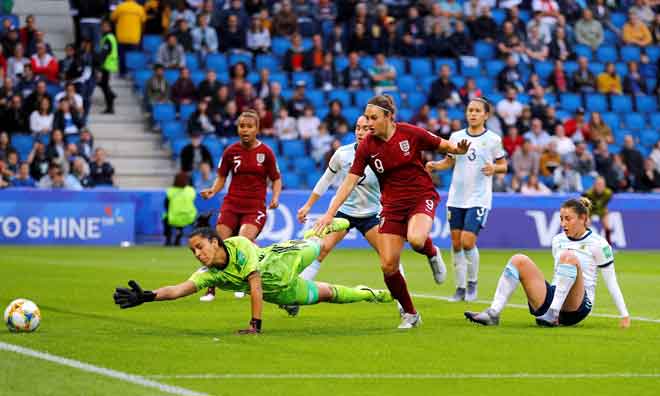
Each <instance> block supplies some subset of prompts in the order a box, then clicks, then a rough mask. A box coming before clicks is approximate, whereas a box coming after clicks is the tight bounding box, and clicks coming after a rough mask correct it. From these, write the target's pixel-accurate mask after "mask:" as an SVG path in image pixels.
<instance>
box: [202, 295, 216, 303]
mask: <svg viewBox="0 0 660 396" xmlns="http://www.w3.org/2000/svg"><path fill="white" fill-rule="evenodd" d="M213 300H215V294H211V293H207V294H204V295H203V296H201V297H200V298H199V301H202V302H211V301H213Z"/></svg>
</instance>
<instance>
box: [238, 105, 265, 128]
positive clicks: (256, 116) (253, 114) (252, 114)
mask: <svg viewBox="0 0 660 396" xmlns="http://www.w3.org/2000/svg"><path fill="white" fill-rule="evenodd" d="M243 117H250V118H253V119H254V121H255V122H256V123H257V130H259V123H260V122H261V117H259V113H257V111H256V110H254V109H247V110H244V111H243V112H242V113H241V114H240V115H239V116H238V121H239V122H240V120H241V118H243Z"/></svg>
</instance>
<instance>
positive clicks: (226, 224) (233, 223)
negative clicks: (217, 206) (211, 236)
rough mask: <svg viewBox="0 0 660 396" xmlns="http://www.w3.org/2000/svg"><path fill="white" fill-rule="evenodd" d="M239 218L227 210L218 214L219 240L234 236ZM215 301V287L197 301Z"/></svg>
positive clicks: (216, 226)
mask: <svg viewBox="0 0 660 396" xmlns="http://www.w3.org/2000/svg"><path fill="white" fill-rule="evenodd" d="M238 221H239V216H238V215H237V214H236V213H233V212H230V211H228V210H223V211H221V212H220V217H219V218H218V223H217V224H216V225H215V231H216V232H217V233H218V236H219V237H220V239H222V240H225V239H227V238H231V236H232V235H234V230H235V229H237V228H238V225H239V222H238ZM213 300H215V287H209V288H208V289H207V290H206V294H204V295H203V296H201V297H200V298H199V301H204V302H209V301H213Z"/></svg>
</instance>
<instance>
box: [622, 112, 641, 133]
mask: <svg viewBox="0 0 660 396" xmlns="http://www.w3.org/2000/svg"><path fill="white" fill-rule="evenodd" d="M623 123H624V125H625V127H626V128H628V129H631V130H635V131H640V130H642V129H644V127H645V126H646V120H645V119H644V116H643V115H641V114H639V113H626V114H624V115H623Z"/></svg>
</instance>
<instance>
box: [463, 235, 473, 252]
mask: <svg viewBox="0 0 660 396" xmlns="http://www.w3.org/2000/svg"><path fill="white" fill-rule="evenodd" d="M474 245H475V243H474V239H472V238H463V239H462V240H461V246H462V248H463V250H470V249H473V248H474Z"/></svg>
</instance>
